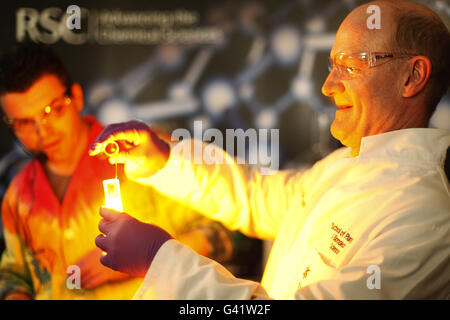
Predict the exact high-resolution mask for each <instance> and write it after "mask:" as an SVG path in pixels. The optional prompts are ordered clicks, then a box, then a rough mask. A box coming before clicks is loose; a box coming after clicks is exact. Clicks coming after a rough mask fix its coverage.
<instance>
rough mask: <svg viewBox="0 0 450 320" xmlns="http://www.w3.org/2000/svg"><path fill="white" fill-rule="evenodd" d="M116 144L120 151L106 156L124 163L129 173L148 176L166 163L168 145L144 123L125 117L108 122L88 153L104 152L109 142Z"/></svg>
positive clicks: (112, 160)
mask: <svg viewBox="0 0 450 320" xmlns="http://www.w3.org/2000/svg"><path fill="white" fill-rule="evenodd" d="M113 141H114V142H116V143H118V145H119V152H118V153H117V154H115V155H113V156H111V157H110V158H109V161H110V162H111V164H113V163H124V164H125V170H126V172H127V174H128V175H131V176H132V177H135V178H139V177H149V176H151V175H152V174H154V173H155V172H157V171H158V170H160V169H161V168H163V167H164V166H165V164H166V163H167V160H168V159H169V154H170V147H169V145H168V144H167V143H166V142H165V141H164V140H162V139H160V138H159V137H158V135H157V134H156V133H155V132H154V131H152V130H151V129H150V128H149V127H148V126H147V125H146V124H145V123H143V122H140V121H136V120H133V121H128V122H123V123H115V124H111V125H109V126H107V127H106V128H105V129H104V130H103V131H102V132H101V133H100V134H99V136H98V137H97V139H96V140H95V141H94V142H93V143H92V145H91V148H90V149H89V155H90V156H95V155H98V154H101V153H103V151H104V150H105V148H106V146H107V145H108V144H109V143H110V142H113Z"/></svg>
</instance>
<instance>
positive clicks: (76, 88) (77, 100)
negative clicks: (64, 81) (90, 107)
mask: <svg viewBox="0 0 450 320" xmlns="http://www.w3.org/2000/svg"><path fill="white" fill-rule="evenodd" d="M70 91H71V92H72V102H73V105H74V106H75V107H76V108H77V110H78V111H81V110H82V109H83V106H84V99H83V89H81V86H80V85H79V84H78V83H74V84H72V87H70Z"/></svg>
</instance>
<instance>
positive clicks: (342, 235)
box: [330, 222, 353, 254]
mask: <svg viewBox="0 0 450 320" xmlns="http://www.w3.org/2000/svg"><path fill="white" fill-rule="evenodd" d="M331 230H333V233H332V235H331V240H332V242H331V245H330V250H331V251H332V252H333V253H335V254H339V253H340V252H341V250H342V249H343V248H345V246H346V245H348V244H350V243H351V242H352V241H353V237H352V236H351V234H350V233H349V232H347V231H345V230H343V228H341V227H340V226H338V225H337V224H335V223H334V222H332V223H331Z"/></svg>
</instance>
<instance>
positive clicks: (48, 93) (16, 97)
mask: <svg viewBox="0 0 450 320" xmlns="http://www.w3.org/2000/svg"><path fill="white" fill-rule="evenodd" d="M64 89H65V88H64V86H63V85H62V84H61V81H60V80H59V79H58V77H57V76H55V75H44V76H42V77H41V78H39V79H38V80H37V81H36V82H35V83H33V85H32V86H31V87H30V88H29V89H28V90H26V91H25V92H11V93H6V94H4V95H3V96H2V97H1V103H2V105H3V106H4V108H3V109H4V110H5V111H7V112H8V113H11V112H13V113H14V114H18V115H19V114H20V115H23V114H28V113H33V112H34V111H35V110H33V109H36V110H38V109H41V108H42V106H43V105H45V104H47V103H50V102H52V100H54V99H55V98H56V97H58V95H60V94H61V91H63V90H64ZM25 106H26V107H27V108H24V107H25Z"/></svg>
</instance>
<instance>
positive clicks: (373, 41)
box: [331, 5, 396, 56]
mask: <svg viewBox="0 0 450 320" xmlns="http://www.w3.org/2000/svg"><path fill="white" fill-rule="evenodd" d="M367 7H368V6H367V5H366V6H361V7H358V8H356V9H355V10H353V11H352V12H351V13H350V14H349V15H348V16H347V17H346V18H345V19H344V21H343V22H342V24H341V25H340V26H339V29H338V31H337V33H336V38H335V41H334V45H333V48H332V50H331V56H333V55H334V54H336V53H337V52H342V51H343V52H364V51H374V50H375V51H384V50H390V47H391V45H390V44H391V39H392V38H393V36H394V33H395V30H396V24H395V21H394V19H393V16H392V14H391V10H390V9H388V8H384V10H381V9H380V20H381V28H379V29H377V28H372V29H371V28H369V27H368V23H367V21H368V19H369V18H370V16H371V13H370V12H369V13H367V11H366V10H367ZM383 13H384V14H383Z"/></svg>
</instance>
